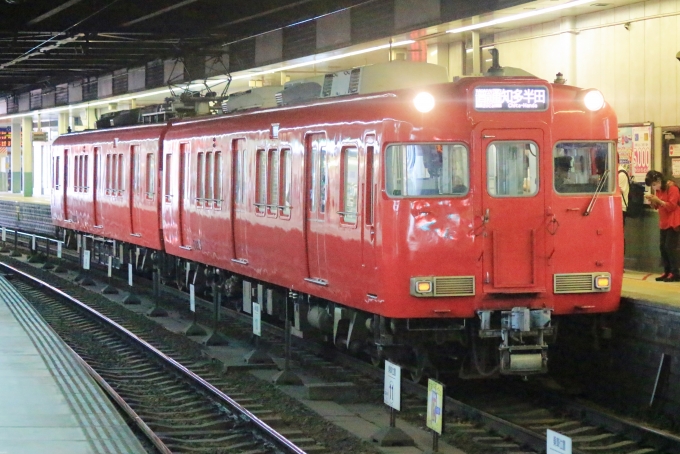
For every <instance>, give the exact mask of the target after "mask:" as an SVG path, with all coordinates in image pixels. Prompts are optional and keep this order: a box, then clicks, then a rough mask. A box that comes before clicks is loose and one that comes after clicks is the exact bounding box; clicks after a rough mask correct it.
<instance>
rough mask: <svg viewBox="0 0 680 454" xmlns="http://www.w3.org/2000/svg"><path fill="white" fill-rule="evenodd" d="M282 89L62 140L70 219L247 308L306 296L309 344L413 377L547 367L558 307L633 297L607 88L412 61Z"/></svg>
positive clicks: (300, 303)
mask: <svg viewBox="0 0 680 454" xmlns="http://www.w3.org/2000/svg"><path fill="white" fill-rule="evenodd" d="M390 74H391V75H395V74H397V75H398V76H399V78H398V83H397V85H398V86H400V87H401V88H399V89H392V88H390V87H389V83H390V82H389V77H387V76H388V75H390ZM413 74H415V76H410V75H413ZM433 82H436V83H433ZM404 87H405V88H404ZM278 90H279V91H280V93H279V94H278V95H277V96H278V103H279V104H280V105H278V106H277V105H276V103H275V100H274V97H273V96H272V98H271V99H270V100H269V99H267V98H266V95H267V94H270V95H273V94H274V91H276V90H273V89H271V88H269V89H265V90H263V91H261V92H260V93H257V91H256V90H253V91H252V92H249V93H246V94H243V95H239V96H235V95H232V96H231V97H230V99H229V101H228V102H227V108H228V109H229V105H230V103H236V104H238V105H237V106H235V107H233V108H232V109H230V110H233V112H231V113H229V114H224V115H207V116H204V117H193V118H188V119H181V120H171V121H169V122H167V123H164V124H149V125H145V124H143V125H137V126H129V127H122V128H115V129H103V130H94V131H85V132H80V133H73V134H66V135H62V136H60V137H59V138H58V139H57V140H56V141H55V142H54V146H53V171H54V188H53V191H52V216H53V219H54V223H55V224H56V225H57V226H59V227H61V228H63V229H67V230H69V231H75V232H86V233H90V234H94V235H97V236H100V237H105V238H109V239H115V240H117V242H119V244H125V245H127V246H129V247H135V248H138V250H139V251H141V253H142V255H144V254H147V255H148V254H150V253H155V254H156V256H157V257H160V258H161V259H162V263H164V266H163V269H164V279H170V278H174V279H176V280H177V281H178V282H180V283H185V282H187V281H188V280H192V281H193V280H195V279H198V280H200V279H201V276H204V275H205V274H206V270H207V271H208V272H212V273H208V274H212V275H213V276H218V278H219V279H220V288H221V289H223V291H224V289H225V288H231V289H233V287H234V283H238V284H239V285H241V284H242V289H243V310H245V311H246V312H250V310H251V303H252V301H253V300H254V299H255V298H257V299H258V300H260V301H261V302H262V303H263V304H264V308H265V312H266V313H268V314H271V315H278V314H281V313H282V312H283V309H282V308H283V307H284V304H285V303H284V302H285V301H290V300H288V299H287V298H286V295H287V294H288V292H289V291H290V290H294V291H295V292H296V293H297V294H298V295H299V297H298V298H297V299H295V300H294V302H291V305H294V309H295V311H293V313H294V315H295V316H294V327H295V329H296V330H297V333H298V334H299V335H302V334H303V333H306V332H308V331H309V332H311V330H321V331H322V332H323V333H324V334H325V335H327V336H328V338H329V339H332V340H333V341H334V342H335V344H336V345H338V346H341V347H343V348H349V349H351V350H352V351H355V352H359V351H363V352H368V353H369V354H371V356H372V357H373V359H374V360H379V359H380V358H385V357H386V358H390V359H392V360H394V361H397V362H400V363H402V364H404V365H405V366H406V367H408V368H409V370H410V371H411V373H412V375H413V376H414V378H418V377H420V376H421V375H422V373H423V371H427V369H428V368H441V367H444V368H450V367H452V366H453V365H454V364H455V365H456V368H460V369H459V371H460V374H461V375H462V376H465V377H473V376H492V375H498V374H519V375H528V374H534V373H541V372H545V371H546V370H547V358H548V357H547V349H548V347H547V345H548V341H549V340H550V339H551V336H553V335H554V331H555V329H556V325H557V322H558V321H559V319H560V318H562V317H567V316H570V315H572V314H595V313H602V312H610V311H614V310H616V309H617V308H618V305H619V298H620V291H621V282H622V271H623V238H622V233H623V231H622V219H621V205H620V203H621V201H620V197H619V195H618V188H617V187H616V185H615V181H616V178H615V175H616V153H615V141H616V137H617V122H616V116H615V114H614V112H613V110H612V109H611V107H609V106H608V105H607V104H606V103H605V102H604V99H603V98H602V96H601V94H600V93H599V92H598V91H596V90H583V89H580V88H576V87H571V86H565V85H553V84H551V83H548V82H546V81H544V80H541V79H538V78H535V77H528V76H527V77H501V76H499V77H471V78H463V79H461V80H458V81H456V82H454V83H446V76H445V74H444V73H443V69H439V68H438V67H436V66H434V65H426V64H422V63H421V64H416V63H407V62H392V63H390V64H386V65H376V66H374V67H366V68H358V69H354V70H352V71H346V72H340V73H335V74H329V75H327V76H326V77H325V78H324V80H323V81H319V83H314V82H311V83H303V84H297V85H293V86H290V87H286V89H285V90H283V89H282V88H279V89H278ZM239 106H240V107H239ZM253 106H260V107H255V108H250V109H248V108H247V107H253ZM268 106H269V107H268ZM239 109H242V110H239ZM113 253H114V254H115V255H117V256H118V258H119V259H121V260H123V261H127V260H131V258H130V257H131V256H132V255H129V254H123V253H122V252H119V251H118V250H115V251H113ZM149 262H150V261H149ZM147 263H148V262H147ZM139 264H140V263H139V262H138V263H137V265H139ZM187 264H190V266H189V267H187ZM187 269H190V270H191V272H190V273H186V272H185V270H187ZM239 304H240V303H239Z"/></svg>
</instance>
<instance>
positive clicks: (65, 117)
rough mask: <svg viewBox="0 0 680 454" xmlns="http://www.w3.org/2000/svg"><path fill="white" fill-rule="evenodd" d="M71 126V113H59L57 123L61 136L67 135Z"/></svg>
mask: <svg viewBox="0 0 680 454" xmlns="http://www.w3.org/2000/svg"><path fill="white" fill-rule="evenodd" d="M69 126H70V124H69V113H68V112H59V120H58V121H57V131H58V132H59V135H62V134H66V133H67V132H68V127H69Z"/></svg>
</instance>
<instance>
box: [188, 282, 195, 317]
mask: <svg viewBox="0 0 680 454" xmlns="http://www.w3.org/2000/svg"><path fill="white" fill-rule="evenodd" d="M189 309H191V312H196V288H195V287H194V284H189Z"/></svg>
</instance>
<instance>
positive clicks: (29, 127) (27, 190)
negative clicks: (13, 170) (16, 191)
mask: <svg viewBox="0 0 680 454" xmlns="http://www.w3.org/2000/svg"><path fill="white" fill-rule="evenodd" d="M21 131H22V134H21V149H22V152H21V167H22V169H21V172H22V174H23V187H24V188H23V189H24V197H33V118H32V117H23V118H22V119H21Z"/></svg>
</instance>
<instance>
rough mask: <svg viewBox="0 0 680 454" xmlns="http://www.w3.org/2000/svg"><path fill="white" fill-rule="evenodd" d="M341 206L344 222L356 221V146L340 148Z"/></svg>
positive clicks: (357, 170)
mask: <svg viewBox="0 0 680 454" xmlns="http://www.w3.org/2000/svg"><path fill="white" fill-rule="evenodd" d="M341 165H342V169H341V172H342V189H341V191H342V207H341V211H340V212H339V214H340V216H341V218H342V222H343V223H345V224H356V223H357V214H358V213H357V211H358V208H359V204H358V200H357V197H358V195H359V153H358V151H357V149H356V148H354V147H351V148H345V149H343V150H342V162H341Z"/></svg>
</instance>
